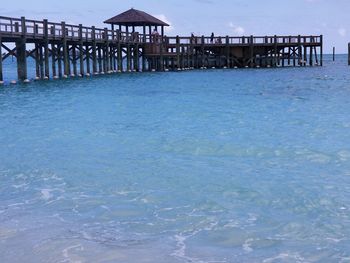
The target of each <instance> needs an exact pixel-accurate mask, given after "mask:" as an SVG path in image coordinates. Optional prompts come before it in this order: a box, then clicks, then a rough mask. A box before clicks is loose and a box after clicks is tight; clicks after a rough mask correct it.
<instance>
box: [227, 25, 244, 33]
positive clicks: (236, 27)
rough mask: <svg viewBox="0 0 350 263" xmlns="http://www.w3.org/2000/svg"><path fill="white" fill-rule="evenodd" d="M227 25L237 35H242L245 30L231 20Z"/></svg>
mask: <svg viewBox="0 0 350 263" xmlns="http://www.w3.org/2000/svg"><path fill="white" fill-rule="evenodd" d="M229 27H230V28H232V30H233V32H234V33H235V34H236V35H239V36H241V35H243V34H244V32H245V29H244V28H243V27H241V26H237V25H235V24H233V23H232V22H230V24H229Z"/></svg>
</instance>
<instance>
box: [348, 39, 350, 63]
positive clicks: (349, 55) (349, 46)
mask: <svg viewBox="0 0 350 263" xmlns="http://www.w3.org/2000/svg"><path fill="white" fill-rule="evenodd" d="M348 65H349V66H350V43H349V44H348Z"/></svg>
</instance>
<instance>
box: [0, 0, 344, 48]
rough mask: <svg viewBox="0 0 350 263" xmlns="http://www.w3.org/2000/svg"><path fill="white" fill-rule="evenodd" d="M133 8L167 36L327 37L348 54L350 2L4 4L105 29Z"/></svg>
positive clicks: (6, 10)
mask: <svg viewBox="0 0 350 263" xmlns="http://www.w3.org/2000/svg"><path fill="white" fill-rule="evenodd" d="M130 8H135V9H139V10H143V11H145V12H147V13H149V14H151V15H154V16H156V17H158V18H161V19H162V20H164V21H165V22H168V23H169V24H171V27H170V28H168V29H167V31H166V34H167V35H169V36H170V35H174V36H175V35H186V36H188V35H190V34H191V33H192V32H193V33H195V34H196V35H210V34H211V32H215V35H222V36H226V35H230V36H242V35H247V36H249V35H257V36H264V35H299V34H300V35H321V34H323V35H324V50H325V53H331V52H332V47H333V46H335V47H336V50H337V53H347V43H348V42H350V19H349V18H348V17H349V14H350V0H124V1H121V0H97V1H91V0H84V1H80V0H59V1H50V0H36V1H33V0H32V1H31V0H17V1H16V4H13V2H12V1H6V0H3V1H2V3H1V5H0V16H13V17H21V16H25V17H26V18H28V19H35V20H42V19H44V18H47V19H49V20H50V21H52V22H61V21H66V22H67V23H73V24H83V25H85V26H92V25H94V26H97V27H105V25H104V24H103V21H105V20H106V19H108V18H110V17H113V16H115V15H117V14H119V13H121V12H124V11H126V10H128V9H130Z"/></svg>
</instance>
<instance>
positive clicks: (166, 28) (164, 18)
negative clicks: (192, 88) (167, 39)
mask: <svg viewBox="0 0 350 263" xmlns="http://www.w3.org/2000/svg"><path fill="white" fill-rule="evenodd" d="M153 16H154V17H156V18H158V19H159V20H162V21H163V22H165V23H167V24H168V25H170V26H168V27H165V32H167V33H169V32H171V31H173V30H174V26H173V25H172V23H171V22H170V21H169V19H168V18H167V17H166V16H165V15H164V14H161V15H153Z"/></svg>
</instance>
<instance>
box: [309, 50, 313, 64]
mask: <svg viewBox="0 0 350 263" xmlns="http://www.w3.org/2000/svg"><path fill="white" fill-rule="evenodd" d="M313 59H314V58H313V52H312V46H310V60H309V63H310V67H312V66H313V65H314V62H313Z"/></svg>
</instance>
